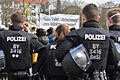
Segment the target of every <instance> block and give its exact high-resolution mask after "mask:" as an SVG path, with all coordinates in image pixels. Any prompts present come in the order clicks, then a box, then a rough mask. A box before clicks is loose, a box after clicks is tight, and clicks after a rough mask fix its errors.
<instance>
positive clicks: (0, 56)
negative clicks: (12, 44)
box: [0, 49, 6, 71]
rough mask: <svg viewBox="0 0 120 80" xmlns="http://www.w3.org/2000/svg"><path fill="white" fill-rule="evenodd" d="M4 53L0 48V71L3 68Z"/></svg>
mask: <svg viewBox="0 0 120 80" xmlns="http://www.w3.org/2000/svg"><path fill="white" fill-rule="evenodd" d="M5 66H6V65H5V54H4V52H3V50H1V49H0V71H1V70H2V69H5Z"/></svg>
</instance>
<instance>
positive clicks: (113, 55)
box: [107, 39, 119, 70]
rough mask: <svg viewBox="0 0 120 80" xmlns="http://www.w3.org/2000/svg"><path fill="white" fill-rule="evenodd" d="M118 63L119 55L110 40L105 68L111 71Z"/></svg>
mask: <svg viewBox="0 0 120 80" xmlns="http://www.w3.org/2000/svg"><path fill="white" fill-rule="evenodd" d="M118 61H119V54H118V52H117V49H116V47H115V44H114V41H113V40H112V39H110V47H109V54H108V61H107V66H108V68H109V69H108V70H113V69H114V68H115V66H116V65H117V64H118Z"/></svg>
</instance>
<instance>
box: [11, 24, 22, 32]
mask: <svg viewBox="0 0 120 80" xmlns="http://www.w3.org/2000/svg"><path fill="white" fill-rule="evenodd" d="M9 30H12V31H21V30H22V27H21V26H19V25H12V26H10V28H9Z"/></svg>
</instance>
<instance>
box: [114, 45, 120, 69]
mask: <svg viewBox="0 0 120 80" xmlns="http://www.w3.org/2000/svg"><path fill="white" fill-rule="evenodd" d="M115 47H116V49H117V52H118V53H119V55H120V43H115ZM117 66H118V67H120V60H119V61H118V64H117Z"/></svg>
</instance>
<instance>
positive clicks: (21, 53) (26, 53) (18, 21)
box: [0, 10, 43, 80]
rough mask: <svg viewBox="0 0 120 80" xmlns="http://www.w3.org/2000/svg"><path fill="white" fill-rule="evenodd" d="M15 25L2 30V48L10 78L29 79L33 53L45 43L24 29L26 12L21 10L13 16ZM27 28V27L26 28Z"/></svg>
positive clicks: (13, 79)
mask: <svg viewBox="0 0 120 80" xmlns="http://www.w3.org/2000/svg"><path fill="white" fill-rule="evenodd" d="M11 21H12V23H13V25H11V26H10V28H9V30H5V31H1V32H0V48H1V49H2V50H3V51H4V53H5V60H6V67H5V70H6V72H7V73H8V79H9V80H29V76H31V75H32V73H31V67H32V53H33V50H34V51H36V50H38V49H39V48H41V47H42V46H43V45H42V44H41V42H39V41H38V39H37V37H36V36H35V35H32V34H29V33H28V32H26V31H23V23H24V13H23V11H21V10H18V11H16V12H14V13H13V14H12V16H11ZM26 29H27V28H26Z"/></svg>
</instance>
